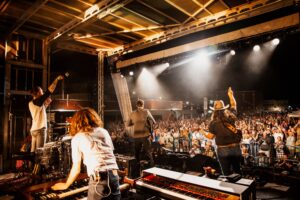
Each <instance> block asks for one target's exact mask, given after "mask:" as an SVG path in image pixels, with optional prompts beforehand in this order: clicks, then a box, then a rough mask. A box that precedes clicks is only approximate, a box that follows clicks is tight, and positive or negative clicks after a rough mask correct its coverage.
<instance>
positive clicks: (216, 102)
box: [209, 100, 229, 110]
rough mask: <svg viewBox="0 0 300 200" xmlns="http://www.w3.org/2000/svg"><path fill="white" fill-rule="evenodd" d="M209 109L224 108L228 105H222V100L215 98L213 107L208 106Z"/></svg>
mask: <svg viewBox="0 0 300 200" xmlns="http://www.w3.org/2000/svg"><path fill="white" fill-rule="evenodd" d="M209 108H210V109H211V110H225V109H227V108H229V105H226V106H225V105H224V102H223V101H222V100H216V101H215V102H214V107H209Z"/></svg>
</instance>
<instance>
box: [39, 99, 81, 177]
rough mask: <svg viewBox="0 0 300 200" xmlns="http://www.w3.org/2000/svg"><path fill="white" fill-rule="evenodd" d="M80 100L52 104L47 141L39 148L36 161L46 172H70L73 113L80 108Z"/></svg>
mask: <svg viewBox="0 0 300 200" xmlns="http://www.w3.org/2000/svg"><path fill="white" fill-rule="evenodd" d="M78 102H79V101H71V100H68V101H64V100H56V101H54V103H53V105H51V107H52V108H51V109H50V110H49V112H50V122H49V129H48V137H47V139H46V141H47V143H45V144H44V147H42V148H38V149H37V150H36V154H35V163H38V164H40V166H41V167H42V168H43V170H44V172H46V173H48V174H50V173H61V174H68V173H69V171H70V169H71V165H72V158H71V153H72V152H71V138H72V137H71V136H70V135H69V129H70V125H71V120H72V117H71V116H72V115H73V114H74V112H75V111H77V110H79V109H80V106H79V103H78Z"/></svg>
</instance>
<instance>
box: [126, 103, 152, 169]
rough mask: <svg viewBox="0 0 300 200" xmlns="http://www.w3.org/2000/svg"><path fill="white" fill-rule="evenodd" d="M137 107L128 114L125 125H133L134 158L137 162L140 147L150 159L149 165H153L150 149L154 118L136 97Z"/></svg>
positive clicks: (138, 160)
mask: <svg viewBox="0 0 300 200" xmlns="http://www.w3.org/2000/svg"><path fill="white" fill-rule="evenodd" d="M136 107H137V109H136V110H135V111H133V112H132V113H131V114H130V117H129V120H128V121H127V124H126V125H127V126H133V139H134V150H135V151H134V153H135V158H136V160H137V162H138V164H139V162H140V160H141V159H140V153H141V150H142V147H143V149H144V151H145V155H146V156H147V157H148V159H149V161H150V165H151V166H153V165H154V161H153V156H152V151H151V134H152V133H151V129H152V128H151V126H153V124H155V123H156V122H155V120H154V118H153V116H152V114H151V113H150V111H149V110H147V109H144V101H143V100H141V99H138V101H137V102H136Z"/></svg>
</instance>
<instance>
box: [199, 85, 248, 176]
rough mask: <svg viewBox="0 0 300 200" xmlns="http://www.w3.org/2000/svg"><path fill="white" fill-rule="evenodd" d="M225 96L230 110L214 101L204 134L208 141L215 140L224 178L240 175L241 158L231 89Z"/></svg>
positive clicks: (239, 136)
mask: <svg viewBox="0 0 300 200" xmlns="http://www.w3.org/2000/svg"><path fill="white" fill-rule="evenodd" d="M227 94H228V97H229V100H230V108H229V105H227V106H225V105H224V102H223V101H222V100H216V101H215V102H214V107H213V108H212V107H211V108H210V109H211V110H213V113H212V118H211V122H210V124H209V132H206V133H205V134H204V136H205V137H207V138H209V139H213V138H215V141H216V145H217V158H218V161H219V164H220V167H221V171H222V174H223V175H225V176H228V175H230V174H231V173H232V172H234V173H238V174H240V173H241V169H240V161H241V157H242V153H241V148H240V140H241V135H240V134H239V133H240V131H239V130H237V129H236V127H235V121H236V120H237V117H236V111H237V106H236V101H235V98H234V96H233V91H232V89H231V87H229V88H228V92H227ZM228 108H229V109H228ZM231 169H232V171H231Z"/></svg>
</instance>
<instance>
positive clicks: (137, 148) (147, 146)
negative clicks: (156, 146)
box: [134, 137, 154, 166]
mask: <svg viewBox="0 0 300 200" xmlns="http://www.w3.org/2000/svg"><path fill="white" fill-rule="evenodd" d="M142 147H143V148H144V151H145V155H146V156H147V157H148V159H149V162H150V165H151V166H153V165H154V161H153V156H152V150H151V141H150V139H149V137H143V138H134V154H135V158H136V161H137V163H138V164H139V163H140V160H141V155H140V154H141V150H142Z"/></svg>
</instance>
